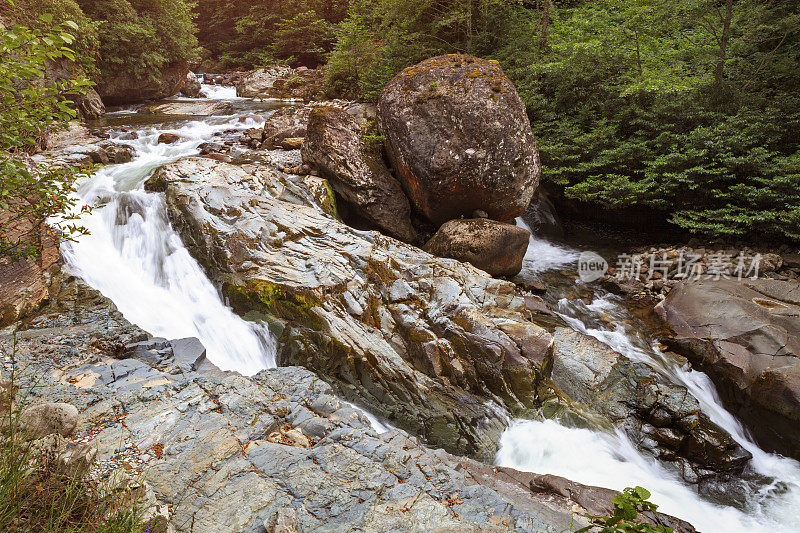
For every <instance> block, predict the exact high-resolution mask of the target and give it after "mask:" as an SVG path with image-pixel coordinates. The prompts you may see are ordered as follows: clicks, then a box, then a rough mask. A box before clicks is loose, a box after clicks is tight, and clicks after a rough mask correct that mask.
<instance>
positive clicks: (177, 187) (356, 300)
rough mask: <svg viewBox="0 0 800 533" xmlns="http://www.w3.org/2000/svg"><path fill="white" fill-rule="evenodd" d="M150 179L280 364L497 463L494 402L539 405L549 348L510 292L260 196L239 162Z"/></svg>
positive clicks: (187, 165) (499, 421) (189, 162)
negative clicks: (259, 316) (267, 328)
mask: <svg viewBox="0 0 800 533" xmlns="http://www.w3.org/2000/svg"><path fill="white" fill-rule="evenodd" d="M154 179H155V180H158V181H160V183H162V184H163V186H164V190H166V199H167V205H168V212H169V216H170V219H171V220H172V222H173V224H174V225H175V227H176V228H178V230H179V231H180V232H181V234H182V236H183V239H184V242H185V243H186V245H187V247H188V248H189V250H190V252H191V253H192V254H193V255H194V256H195V257H197V258H198V259H199V261H200V262H201V264H204V265H206V267H207V269H208V272H209V274H210V275H211V276H212V278H213V279H216V280H217V281H218V282H219V283H220V284H221V286H222V290H223V293H224V294H225V295H226V296H227V297H228V299H229V301H230V302H231V304H232V305H233V306H234V308H235V309H238V310H239V311H240V312H242V313H245V312H251V311H257V312H261V313H264V314H265V315H267V316H269V317H272V318H273V319H275V326H274V331H275V333H276V336H277V337H278V339H279V344H280V347H281V348H280V354H279V357H280V360H281V361H282V362H283V364H301V365H303V366H306V367H308V368H312V369H314V370H315V371H316V372H319V373H320V375H321V376H322V377H324V378H325V379H327V380H329V381H330V382H331V383H333V384H334V385H335V386H336V388H337V390H338V391H340V392H341V393H342V394H345V395H346V396H347V397H350V398H354V399H357V400H358V401H359V402H361V403H363V404H366V405H368V406H370V407H371V408H372V409H374V410H375V411H376V412H377V413H379V414H381V415H383V416H385V417H387V418H389V419H390V420H392V421H394V422H395V423H397V424H400V425H401V426H403V427H404V428H407V429H409V430H411V431H413V432H415V433H416V434H419V435H421V436H423V437H424V438H425V439H426V440H427V441H428V442H430V443H432V444H435V445H436V446H443V447H445V448H447V449H448V450H451V451H453V452H458V453H461V454H471V455H474V456H477V457H484V458H489V457H492V456H493V454H494V450H495V447H496V439H497V437H498V436H499V434H500V432H502V430H503V428H504V427H505V425H506V419H505V417H504V415H503V414H502V412H498V409H497V406H496V405H494V406H493V404H501V405H504V406H506V407H508V408H510V409H512V410H513V411H519V410H522V409H525V408H526V407H530V406H533V405H534V404H535V403H536V384H537V382H538V380H539V379H540V365H541V363H542V362H543V361H544V360H545V359H546V358H547V354H548V352H549V350H551V349H552V341H551V338H550V336H549V334H547V332H546V331H545V330H544V329H543V328H541V327H539V326H536V325H535V324H533V323H532V322H530V321H528V320H527V318H526V317H527V316H529V315H528V313H529V311H528V310H527V309H526V298H525V297H523V296H521V295H518V294H517V293H516V292H515V290H516V289H515V286H514V285H513V284H511V283H508V282H504V281H500V280H496V279H492V278H491V277H489V276H488V275H487V274H485V273H484V272H482V271H480V270H478V269H475V268H474V267H472V266H470V265H465V264H462V263H459V262H458V261H454V260H450V259H439V258H435V257H433V256H431V255H429V254H427V253H425V252H423V251H421V250H420V249H418V248H415V247H413V246H408V245H405V244H403V243H401V242H399V241H396V240H394V239H391V238H388V237H384V236H382V235H380V234H378V233H375V232H362V231H356V230H354V229H352V228H350V227H348V226H345V225H344V224H342V223H340V222H338V221H336V220H335V219H333V218H331V217H330V216H326V215H325V214H324V213H322V212H321V211H320V210H318V209H315V208H311V207H305V206H302V205H296V204H292V203H288V202H283V201H279V200H276V199H274V198H273V197H271V196H268V195H264V194H260V191H261V189H259V188H256V189H254V188H252V187H253V185H252V183H253V176H250V175H248V174H247V173H246V172H245V171H244V170H242V169H241V168H239V167H234V166H232V165H225V164H220V163H216V162H213V161H210V160H207V159H197V158H190V159H183V160H181V161H178V162H176V163H173V164H170V165H167V166H165V167H163V168H162V169H161V170H160V171H159V172H158V173H157V174H156V176H155V178H154ZM528 298H530V297H528ZM487 400H492V402H493V403H490V402H487Z"/></svg>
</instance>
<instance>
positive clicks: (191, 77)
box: [181, 72, 202, 98]
mask: <svg viewBox="0 0 800 533" xmlns="http://www.w3.org/2000/svg"><path fill="white" fill-rule="evenodd" d="M201 89H202V86H201V85H200V78H198V77H197V74H195V73H194V72H189V73H188V74H187V75H186V79H185V80H184V81H183V87H181V94H182V95H183V96H188V97H189V98H197V97H198V96H200V90H201Z"/></svg>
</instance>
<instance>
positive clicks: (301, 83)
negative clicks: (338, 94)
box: [236, 65, 324, 101]
mask: <svg viewBox="0 0 800 533" xmlns="http://www.w3.org/2000/svg"><path fill="white" fill-rule="evenodd" d="M323 79H324V75H323V72H322V70H320V69H310V68H307V67H299V68H291V67H287V66H285V65H271V66H267V67H264V68H259V69H256V70H252V71H250V72H247V73H244V74H243V75H242V76H241V77H240V78H239V79H238V80H237V81H236V94H237V96H244V97H247V98H275V99H281V100H287V99H299V100H304V101H309V100H318V99H320V98H322V97H323V93H324V85H323Z"/></svg>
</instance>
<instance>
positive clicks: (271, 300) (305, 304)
mask: <svg viewBox="0 0 800 533" xmlns="http://www.w3.org/2000/svg"><path fill="white" fill-rule="evenodd" d="M223 293H224V294H225V296H227V298H228V300H229V301H230V303H231V305H232V306H233V308H234V309H235V310H237V312H240V313H246V312H248V311H260V312H263V313H266V314H268V315H271V316H274V317H277V318H281V319H284V320H289V321H294V322H299V323H300V324H303V325H304V326H307V327H309V328H311V329H314V330H322V329H324V328H325V322H324V321H323V320H322V319H321V318H320V317H319V315H317V313H315V312H314V308H315V307H320V306H321V305H322V302H321V301H320V300H319V299H318V298H317V297H316V296H315V295H313V294H311V293H310V292H308V291H302V290H300V289H290V288H287V287H285V286H282V285H278V284H276V283H272V282H269V281H265V280H257V279H253V280H249V281H248V282H247V283H246V284H245V285H244V286H241V285H233V284H226V285H225V286H224V287H223Z"/></svg>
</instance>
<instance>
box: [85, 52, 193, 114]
mask: <svg viewBox="0 0 800 533" xmlns="http://www.w3.org/2000/svg"><path fill="white" fill-rule="evenodd" d="M188 72H189V67H188V65H187V64H186V63H184V62H176V63H172V64H170V65H167V66H165V67H163V68H162V69H161V71H160V72H159V74H158V75H157V76H153V75H152V74H151V73H149V72H148V73H145V74H144V75H142V76H139V75H135V74H134V72H133V70H132V69H120V70H119V71H118V72H117V73H115V74H114V75H113V76H108V75H104V76H101V77H100V80H99V81H98V84H97V92H98V93H99V94H100V97H101V98H102V99H103V102H105V103H106V104H108V105H127V104H138V103H140V102H144V101H146V100H159V99H161V98H166V97H168V96H173V95H175V94H178V91H180V89H181V85H182V84H183V82H184V80H186V75H187V74H188Z"/></svg>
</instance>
